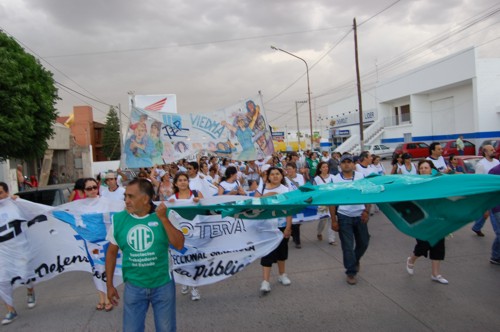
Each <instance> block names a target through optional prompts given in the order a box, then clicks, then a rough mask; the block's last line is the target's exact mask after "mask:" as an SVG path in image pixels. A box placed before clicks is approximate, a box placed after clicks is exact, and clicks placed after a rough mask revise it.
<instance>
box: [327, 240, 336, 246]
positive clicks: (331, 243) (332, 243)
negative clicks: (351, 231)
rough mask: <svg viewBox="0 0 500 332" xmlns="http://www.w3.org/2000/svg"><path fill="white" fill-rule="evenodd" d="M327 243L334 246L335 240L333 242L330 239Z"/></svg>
mask: <svg viewBox="0 0 500 332" xmlns="http://www.w3.org/2000/svg"><path fill="white" fill-rule="evenodd" d="M328 244H329V245H331V246H336V245H337V242H335V241H330V242H328Z"/></svg>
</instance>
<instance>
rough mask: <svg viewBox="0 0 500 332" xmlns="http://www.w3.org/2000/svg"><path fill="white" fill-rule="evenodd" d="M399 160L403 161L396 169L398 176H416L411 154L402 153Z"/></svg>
mask: <svg viewBox="0 0 500 332" xmlns="http://www.w3.org/2000/svg"><path fill="white" fill-rule="evenodd" d="M401 158H402V159H403V164H402V165H401V166H400V167H399V168H398V174H403V175H416V174H417V167H416V166H415V164H414V163H412V162H411V154H409V153H403V155H402V156H401Z"/></svg>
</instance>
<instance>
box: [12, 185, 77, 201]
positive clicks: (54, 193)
mask: <svg viewBox="0 0 500 332" xmlns="http://www.w3.org/2000/svg"><path fill="white" fill-rule="evenodd" d="M74 187H75V184H74V183H63V184H54V185H50V186H46V187H38V188H30V189H27V190H25V191H21V192H18V193H16V195H17V196H19V197H20V198H22V199H25V200H28V201H31V202H34V203H39V204H44V205H49V206H57V205H61V204H64V203H67V202H68V200H69V195H70V194H71V191H72V190H73V188H74Z"/></svg>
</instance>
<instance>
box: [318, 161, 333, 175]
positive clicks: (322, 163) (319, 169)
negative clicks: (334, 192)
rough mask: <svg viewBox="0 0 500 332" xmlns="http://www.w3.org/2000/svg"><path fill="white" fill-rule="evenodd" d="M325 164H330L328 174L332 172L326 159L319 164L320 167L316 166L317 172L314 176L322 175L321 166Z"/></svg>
mask: <svg viewBox="0 0 500 332" xmlns="http://www.w3.org/2000/svg"><path fill="white" fill-rule="evenodd" d="M324 164H326V166H328V174H330V165H328V163H327V162H326V161H320V162H319V164H318V167H316V174H314V176H321V175H320V174H321V166H323V165H324Z"/></svg>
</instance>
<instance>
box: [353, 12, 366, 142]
mask: <svg viewBox="0 0 500 332" xmlns="http://www.w3.org/2000/svg"><path fill="white" fill-rule="evenodd" d="M353 29H354V54H355V57H356V81H357V83H358V105H359V109H358V110H359V151H360V152H362V151H363V149H364V141H365V137H364V133H363V103H362V101H361V80H360V78H359V60H358V30H357V25H356V18H354V19H353Z"/></svg>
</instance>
